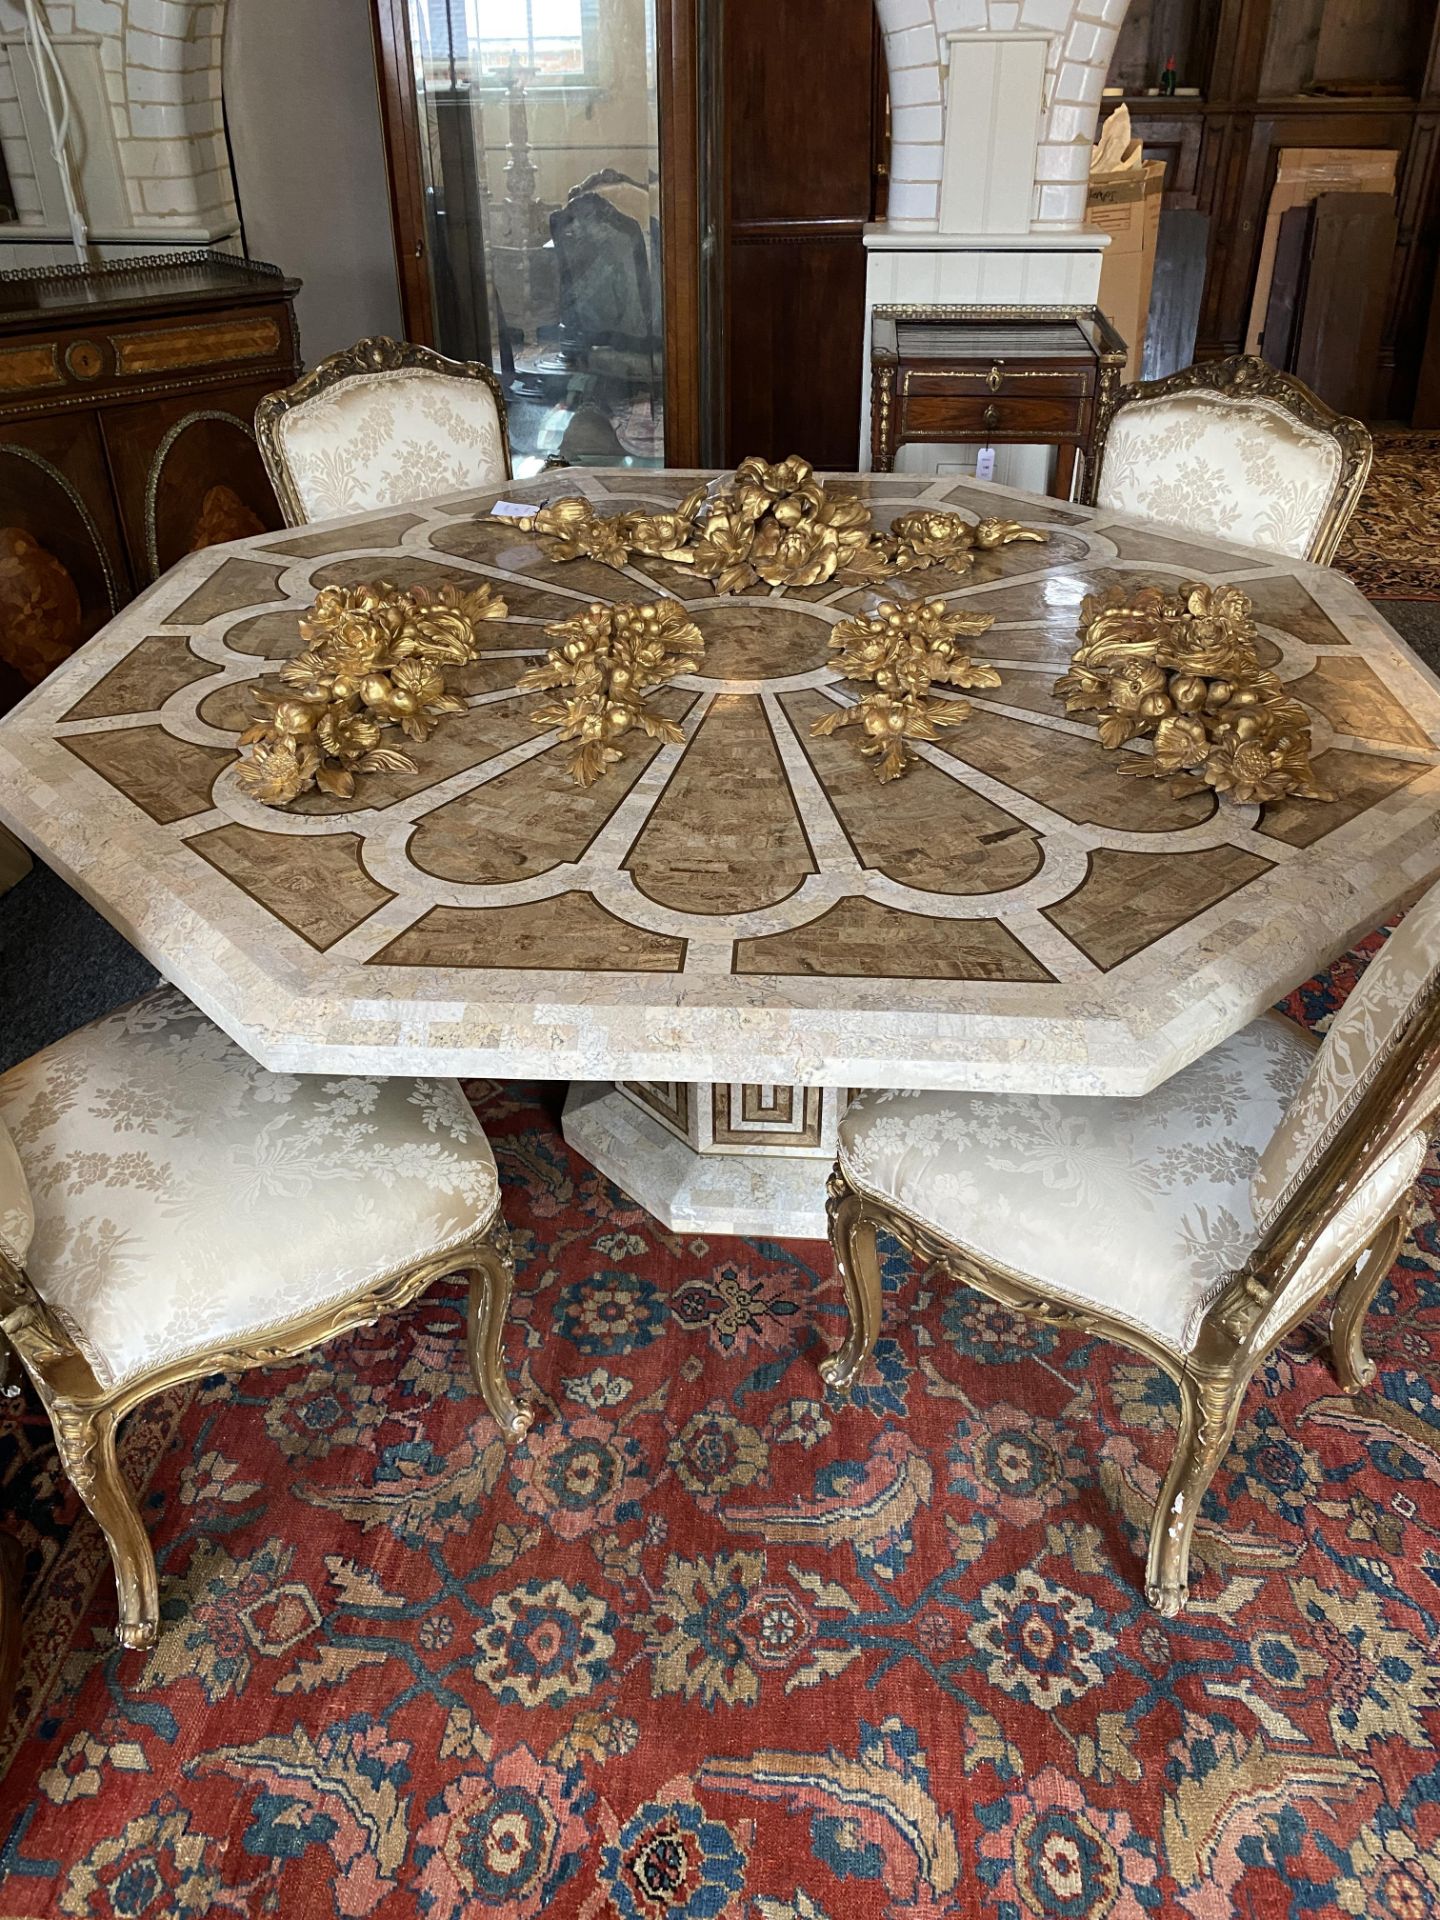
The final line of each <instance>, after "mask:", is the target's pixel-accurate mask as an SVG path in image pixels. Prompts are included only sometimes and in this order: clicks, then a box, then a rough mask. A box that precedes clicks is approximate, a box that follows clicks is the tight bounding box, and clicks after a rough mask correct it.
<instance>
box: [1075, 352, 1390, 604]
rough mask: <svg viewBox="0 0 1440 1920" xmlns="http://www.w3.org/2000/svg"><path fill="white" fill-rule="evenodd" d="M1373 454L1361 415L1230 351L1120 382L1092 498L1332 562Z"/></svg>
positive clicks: (1191, 529) (1189, 528) (1144, 516)
mask: <svg viewBox="0 0 1440 1920" xmlns="http://www.w3.org/2000/svg"><path fill="white" fill-rule="evenodd" d="M1373 453H1374V448H1373V443H1372V441H1371V438H1370V434H1369V432H1368V430H1367V429H1366V428H1365V427H1364V426H1363V425H1362V424H1361V423H1360V421H1358V420H1352V419H1350V418H1348V417H1347V416H1345V415H1343V414H1338V413H1335V412H1334V411H1333V410H1332V409H1331V408H1330V407H1327V406H1326V405H1325V403H1324V401H1323V400H1320V399H1318V398H1317V397H1316V395H1315V394H1313V393H1311V391H1310V389H1309V388H1308V387H1306V386H1303V385H1302V384H1301V383H1300V381H1298V380H1295V379H1292V378H1291V376H1290V375H1289V374H1285V373H1277V372H1276V370H1275V369H1274V368H1273V367H1270V366H1267V365H1266V364H1265V362H1264V361H1263V360H1255V359H1251V358H1249V357H1248V356H1246V355H1245V354H1237V355H1235V356H1234V357H1233V358H1231V359H1229V360H1214V361H1207V362H1205V363H1204V364H1203V365H1201V366H1194V367H1186V368H1185V369H1184V370H1183V371H1182V372H1180V373H1175V374H1172V375H1171V376H1170V377H1169V378H1168V379H1166V380H1151V381H1143V382H1141V383H1140V384H1139V385H1137V386H1133V387H1126V388H1124V389H1123V390H1122V391H1121V393H1120V394H1119V395H1118V397H1117V399H1116V401H1115V404H1114V406H1113V408H1112V409H1111V412H1110V415H1109V418H1108V421H1106V422H1104V423H1102V427H1101V434H1100V444H1099V447H1098V448H1097V450H1096V455H1095V460H1096V478H1095V481H1094V485H1093V487H1092V489H1091V497H1092V499H1093V500H1094V503H1095V504H1096V505H1097V506H1100V507H1109V508H1112V509H1113V510H1114V511H1115V512H1117V513H1123V514H1126V515H1128V516H1130V517H1131V518H1132V519H1138V520H1153V521H1158V522H1161V523H1163V524H1165V525H1167V526H1173V527H1180V528H1183V529H1184V530H1185V531H1186V532H1188V533H1210V534H1215V535H1217V536H1219V537H1220V538H1222V539H1226V540H1238V541H1240V542H1241V543H1243V544H1244V545H1246V546H1252V547H1267V548H1271V549H1273V550H1275V551H1277V552H1280V553H1286V554H1289V555H1291V556H1292V558H1295V559H1299V560H1311V561H1314V562H1315V564H1316V565H1317V566H1328V565H1329V564H1330V562H1331V560H1333V559H1334V557H1335V552H1336V549H1337V548H1338V547H1339V545H1340V538H1341V535H1342V534H1343V533H1344V531H1345V528H1346V525H1347V524H1348V522H1349V519H1350V516H1351V514H1352V513H1354V511H1355V508H1356V506H1357V505H1358V504H1359V501H1360V495H1361V493H1362V492H1363V491H1364V488H1365V482H1366V479H1367V478H1368V476H1369V472H1370V463H1371V460H1372V458H1373Z"/></svg>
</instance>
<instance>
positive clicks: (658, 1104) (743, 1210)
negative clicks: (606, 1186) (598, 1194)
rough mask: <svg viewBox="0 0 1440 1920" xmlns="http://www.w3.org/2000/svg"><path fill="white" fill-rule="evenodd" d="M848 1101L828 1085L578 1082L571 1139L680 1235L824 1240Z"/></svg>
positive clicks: (570, 1112) (569, 1111)
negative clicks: (828, 1187)
mask: <svg viewBox="0 0 1440 1920" xmlns="http://www.w3.org/2000/svg"><path fill="white" fill-rule="evenodd" d="M841 1104H842V1096H841V1095H840V1093H839V1092H838V1090H837V1089H835V1088H829V1087H827V1088H819V1087H811V1088H801V1087H795V1088H789V1087H738V1086H737V1087H711V1086H705V1085H695V1084H690V1083H686V1082H675V1083H672V1084H669V1085H661V1084H658V1083H654V1082H635V1081H630V1082H627V1083H626V1084H625V1085H624V1086H618V1085H616V1084H615V1082H613V1081H593V1080H587V1081H577V1082H576V1083H575V1084H574V1085H573V1086H572V1087H571V1089H570V1095H569V1098H568V1099H567V1100H566V1102H565V1118H564V1122H563V1132H564V1135H565V1138H566V1140H567V1141H568V1143H569V1144H570V1145H571V1146H572V1147H574V1149H575V1151H576V1152H577V1153H579V1154H583V1155H584V1157H585V1159H587V1160H588V1161H589V1162H590V1164H591V1165H592V1166H593V1167H596V1168H598V1169H599V1171H600V1172H601V1173H603V1174H604V1175H605V1177H606V1179H607V1180H613V1181H614V1182H615V1184H616V1186H618V1187H621V1188H623V1189H624V1191H625V1192H626V1193H628V1194H629V1196H630V1198H631V1199H632V1200H634V1201H636V1202H637V1203H638V1204H639V1205H640V1206H642V1207H644V1209H645V1211H646V1212H647V1213H653V1214H654V1216H655V1218H656V1219H657V1220H659V1221H661V1222H662V1223H663V1224H664V1225H665V1226H667V1227H669V1228H671V1229H672V1230H673V1231H675V1232H680V1233H691V1232H694V1233H738V1234H751V1235H754V1234H763V1235H765V1236H767V1237H768V1238H771V1239H776V1240H823V1239H824V1238H825V1181H826V1178H827V1176H828V1174H829V1171H830V1167H831V1165H832V1163H833V1161H834V1158H835V1126H836V1123H837V1122H838V1118H839V1112H840V1108H841ZM732 1115H733V1120H732V1118H731V1116H732ZM717 1135H719V1138H718V1139H717ZM787 1136H788V1137H790V1138H792V1139H794V1140H795V1141H796V1144H791V1145H781V1144H777V1143H778V1142H779V1141H782V1140H784V1139H785V1138H786V1137H787Z"/></svg>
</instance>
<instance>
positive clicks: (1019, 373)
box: [870, 307, 1125, 500]
mask: <svg viewBox="0 0 1440 1920" xmlns="http://www.w3.org/2000/svg"><path fill="white" fill-rule="evenodd" d="M1124 366H1125V342H1124V341H1123V340H1122V339H1121V338H1120V336H1119V334H1118V333H1116V331H1115V329H1114V328H1113V327H1112V326H1111V325H1110V322H1109V321H1108V320H1107V319H1106V318H1105V316H1104V314H1103V313H1101V312H1100V310H1099V308H1098V307H876V308H875V310H874V313H873V314H872V316H871V332H870V464H871V466H872V467H873V468H874V470H875V471H876V472H877V473H889V472H891V471H892V470H893V468H894V465H895V455H896V453H897V451H898V450H899V449H900V448H901V447H902V446H904V445H906V444H907V443H908V442H912V441H927V442H930V443H932V444H933V443H936V442H939V443H942V444H947V445H955V444H957V443H961V444H968V445H972V446H1053V447H1055V448H1056V449H1057V455H1056V462H1055V474H1054V478H1053V480H1052V482H1051V486H1050V491H1051V493H1052V494H1053V495H1054V496H1055V497H1056V498H1057V499H1061V500H1068V499H1069V498H1070V495H1071V491H1072V489H1073V486H1074V480H1075V465H1076V461H1077V458H1079V457H1081V456H1083V457H1084V460H1085V463H1086V464H1085V469H1084V471H1085V473H1086V476H1087V481H1088V474H1089V467H1090V461H1091V456H1092V453H1093V451H1094V446H1095V433H1096V428H1097V426H1098V425H1099V422H1100V420H1101V419H1102V418H1103V417H1104V413H1105V411H1106V409H1107V408H1108V406H1109V405H1110V402H1111V400H1112V399H1113V397H1114V395H1115V393H1116V391H1117V390H1118V388H1119V384H1120V379H1121V375H1122V373H1123V371H1124Z"/></svg>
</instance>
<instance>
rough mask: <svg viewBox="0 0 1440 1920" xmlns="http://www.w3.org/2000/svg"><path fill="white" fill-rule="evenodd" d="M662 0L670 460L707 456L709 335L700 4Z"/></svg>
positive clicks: (679, 462) (681, 463)
mask: <svg viewBox="0 0 1440 1920" xmlns="http://www.w3.org/2000/svg"><path fill="white" fill-rule="evenodd" d="M703 4H704V0H655V15H656V19H655V26H656V47H657V52H658V69H659V71H658V75H657V84H658V89H659V105H658V112H659V120H660V271H661V277H662V282H663V287H664V311H665V464H666V466H668V467H698V466H699V465H700V464H701V461H702V459H703V458H704V440H705V432H704V404H705V403H704V380H703V375H702V355H703V351H704V346H703V343H702V339H701V331H702V327H701V322H702V314H703V303H702V300H701V276H702V273H703V270H704V255H703V213H702V207H701V181H702V164H701V140H702V137H703V134H704V128H703V125H702V120H701V112H700V85H701V71H700V8H701V6H702V5H703Z"/></svg>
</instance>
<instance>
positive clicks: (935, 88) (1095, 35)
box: [875, 0, 1130, 233]
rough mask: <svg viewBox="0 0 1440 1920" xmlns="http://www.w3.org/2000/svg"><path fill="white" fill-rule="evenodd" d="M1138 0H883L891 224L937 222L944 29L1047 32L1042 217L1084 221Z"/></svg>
mask: <svg viewBox="0 0 1440 1920" xmlns="http://www.w3.org/2000/svg"><path fill="white" fill-rule="evenodd" d="M1129 3H1130V0H875V6H876V10H877V12H878V13H879V16H880V25H881V28H882V30H883V31H884V34H885V57H886V61H887V64H888V66H889V69H890V103H891V160H890V182H891V184H890V216H889V224H890V225H891V226H892V227H895V228H900V229H905V228H909V229H912V230H919V231H926V230H929V231H932V232H933V231H934V230H936V228H937V225H938V219H939V204H940V154H941V148H942V144H943V141H944V136H945V107H944V99H945V93H944V88H943V86H942V84H941V54H942V52H943V47H944V39H943V36H944V35H945V34H947V33H956V32H970V31H976V30H980V31H984V30H986V29H988V30H989V31H991V32H996V33H1010V32H1016V31H1020V32H1026V31H1028V32H1033V33H1043V34H1045V35H1047V36H1048V37H1049V39H1050V49H1049V54H1048V57H1047V62H1046V71H1047V84H1046V93H1047V108H1046V113H1045V120H1044V125H1043V128H1042V134H1041V144H1040V148H1039V153H1038V155H1037V159H1038V166H1037V169H1036V196H1035V213H1034V220H1033V226H1034V228H1035V230H1036V231H1038V232H1042V233H1046V232H1048V233H1066V232H1073V231H1074V230H1076V229H1077V228H1079V227H1082V226H1083V225H1084V224H1085V182H1086V176H1087V174H1088V172H1089V164H1090V148H1091V145H1092V144H1093V142H1094V139H1095V127H1096V122H1097V120H1098V119H1099V114H1100V95H1101V90H1102V89H1103V87H1104V85H1105V76H1106V74H1107V73H1108V71H1109V68H1110V59H1111V56H1112V54H1113V53H1114V50H1115V39H1116V35H1117V34H1118V33H1119V31H1120V23H1121V21H1122V20H1123V19H1124V17H1125V14H1126V11H1127V9H1128V7H1129Z"/></svg>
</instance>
